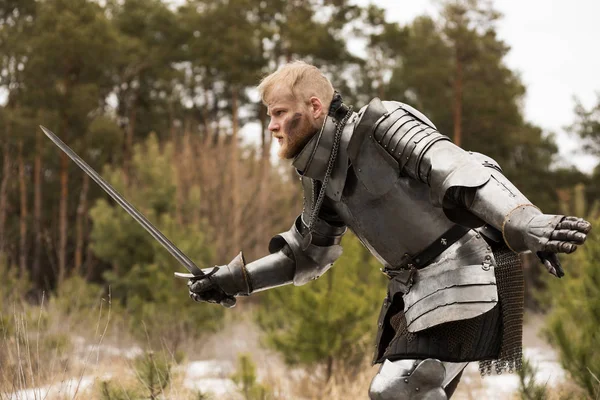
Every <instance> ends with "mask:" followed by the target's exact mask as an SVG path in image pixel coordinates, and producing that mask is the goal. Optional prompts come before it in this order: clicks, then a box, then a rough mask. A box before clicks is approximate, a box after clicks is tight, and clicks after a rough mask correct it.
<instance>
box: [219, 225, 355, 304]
mask: <svg viewBox="0 0 600 400" xmlns="http://www.w3.org/2000/svg"><path fill="white" fill-rule="evenodd" d="M307 229H308V228H307V226H306V224H304V222H303V221H302V217H301V216H299V217H298V218H297V219H296V222H295V223H294V225H293V226H292V228H291V229H290V230H289V231H287V232H283V233H280V234H278V235H276V236H275V237H273V238H272V239H271V242H270V243H269V252H270V253H271V254H269V255H268V256H265V257H262V258H259V259H258V260H256V261H253V262H251V263H249V264H246V261H245V260H244V256H243V255H242V253H240V254H238V255H237V256H236V257H235V258H234V259H233V260H232V261H231V262H230V263H229V264H228V265H224V266H222V267H220V268H219V271H218V272H217V273H216V274H215V275H214V276H213V278H212V279H215V280H216V282H217V284H218V285H219V286H220V287H221V289H222V290H223V291H224V292H225V293H226V294H228V295H230V296H248V295H250V294H251V293H256V292H260V291H262V290H266V289H270V288H274V287H278V286H283V285H288V284H290V283H294V285H296V286H300V285H304V284H305V283H307V282H309V281H311V280H314V279H317V278H318V277H319V276H321V275H323V274H324V273H325V272H326V271H327V270H328V269H329V268H331V266H332V264H333V262H334V261H335V260H337V259H338V258H339V256H340V255H341V254H342V246H340V244H339V243H340V241H341V238H342V235H343V234H344V233H345V232H346V227H345V226H333V225H329V224H328V223H326V222H325V221H323V220H321V219H317V224H316V225H315V230H314V231H313V237H312V242H311V244H310V245H309V246H308V248H307V249H306V250H302V239H303V236H302V235H301V234H300V232H303V233H304V232H305V231H306V230H307Z"/></svg>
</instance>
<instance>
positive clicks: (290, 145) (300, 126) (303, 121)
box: [278, 113, 319, 160]
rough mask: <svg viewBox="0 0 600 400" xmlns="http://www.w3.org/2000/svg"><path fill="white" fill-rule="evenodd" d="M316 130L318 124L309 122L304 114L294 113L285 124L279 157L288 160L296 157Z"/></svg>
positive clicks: (317, 129)
mask: <svg viewBox="0 0 600 400" xmlns="http://www.w3.org/2000/svg"><path fill="white" fill-rule="evenodd" d="M318 131H319V125H317V124H315V123H311V121H310V120H309V119H308V118H307V116H306V115H304V114H300V113H296V114H294V116H293V117H292V118H291V119H290V121H289V122H288V123H287V124H286V129H285V132H286V138H285V141H284V144H283V145H282V146H281V149H279V153H278V155H279V158H281V159H287V160H290V159H292V158H294V157H296V156H297V155H298V153H300V151H301V150H302V149H303V148H304V146H306V144H307V143H308V142H309V141H310V139H312V137H313V136H314V135H315V133H317V132H318Z"/></svg>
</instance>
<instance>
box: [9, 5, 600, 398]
mask: <svg viewBox="0 0 600 400" xmlns="http://www.w3.org/2000/svg"><path fill="white" fill-rule="evenodd" d="M501 19H502V15H501V14H500V13H499V12H498V11H496V10H495V8H494V4H493V2H491V1H485V0H444V1H442V2H440V3H439V7H438V13H437V14H436V15H435V16H420V17H417V18H415V19H414V20H412V21H411V22H409V23H407V24H399V23H397V22H391V21H389V20H388V19H387V18H386V12H385V10H384V9H383V8H380V7H378V6H377V5H368V6H360V5H357V4H355V2H352V1H349V0H289V1H286V0H221V1H219V0H186V1H178V2H175V1H166V0H163V1H160V0H104V1H101V0H98V1H95V0H3V1H0V154H1V156H0V273H1V275H2V276H3V279H2V280H1V281H0V400H3V399H13V398H14V399H21V398H23V399H25V398H27V399H29V398H36V399H37V398H45V395H44V393H46V394H47V393H48V391H49V390H50V389H47V390H46V389H38V392H35V390H34V392H33V393H34V395H33V396H32V397H27V396H29V395H28V394H23V393H26V391H27V390H28V389H31V390H33V389H32V388H40V387H45V388H49V387H50V386H51V385H52V384H55V383H56V382H63V383H64V382H66V381H68V379H69V377H75V379H74V382H75V384H74V387H76V390H71V389H68V390H67V389H64V390H63V392H62V393H61V394H60V395H58V396H57V397H51V396H50V397H49V398H97V399H105V400H108V399H147V398H151V399H158V398H174V399H178V398H182V399H188V398H189V399H207V398H232V399H237V398H243V399H246V400H249V399H285V398H298V399H305V398H306V399H313V398H329V399H337V398H340V399H342V398H344V399H345V398H366V388H367V387H368V381H369V377H372V376H373V374H374V373H375V371H374V370H373V369H372V368H371V367H370V364H369V361H368V360H369V359H370V357H371V354H370V353H371V351H372V342H373V340H374V337H375V331H376V318H377V313H378V310H379V307H380V303H381V300H382V299H383V297H384V296H385V287H386V282H387V280H386V278H385V277H384V276H383V274H381V273H380V271H379V268H380V265H379V264H378V262H377V261H376V260H375V259H374V258H373V257H372V256H371V255H370V253H369V252H368V251H367V250H366V249H365V248H364V247H363V246H362V245H361V244H360V242H359V241H358V240H357V239H356V238H355V237H354V236H352V235H351V234H347V235H346V237H345V238H344V241H343V242H342V245H343V246H344V255H343V256H342V258H341V259H339V260H338V261H337V262H336V267H335V268H333V269H332V270H331V271H330V272H328V273H327V274H326V275H325V276H323V277H322V278H321V279H319V280H318V281H316V282H314V283H311V284H308V285H305V286H302V287H282V288H278V289H275V290H271V291H267V292H264V293H260V294H257V295H255V296H250V297H248V298H243V299H241V301H239V302H238V306H237V307H236V309H235V310H225V309H223V308H222V307H220V306H216V305H214V304H198V303H195V302H193V301H192V300H191V299H190V298H189V296H188V291H187V287H186V283H185V281H183V280H179V279H176V278H174V276H173V273H174V272H176V271H182V270H183V268H182V266H181V265H179V264H178V263H177V261H176V260H175V259H174V258H173V257H172V256H171V255H170V254H169V253H168V252H167V251H166V250H164V249H163V248H162V247H161V246H160V244H159V243H158V242H156V241H155V240H154V239H152V237H150V236H149V235H148V234H147V232H145V231H144V230H143V228H142V227H141V226H139V225H138V224H137V222H135V221H134V220H133V219H132V218H131V217H130V216H129V215H128V214H126V213H125V212H124V211H123V210H122V209H121V208H120V207H119V206H118V205H117V204H116V203H115V202H114V201H112V200H111V199H110V198H109V197H108V196H107V195H106V194H105V193H104V192H103V191H102V189H101V188H100V187H98V186H97V185H96V184H95V183H94V182H93V181H91V180H90V178H89V177H88V175H86V174H85V173H83V172H82V171H81V170H80V169H79V168H78V167H77V166H76V165H75V164H74V163H73V162H71V160H70V159H69V158H68V157H67V156H66V155H65V154H63V153H62V152H61V151H60V150H59V149H58V148H57V147H56V146H55V145H54V144H52V142H50V141H49V140H48V139H47V138H46V137H45V136H44V134H43V132H42V131H41V129H40V128H39V125H44V126H46V127H48V128H49V129H50V130H52V131H53V132H55V133H56V134H57V135H58V136H59V137H60V138H61V139H62V140H63V141H64V142H66V143H67V144H68V145H69V146H70V147H71V148H73V149H74V150H75V151H76V152H77V153H78V154H79V155H80V156H81V157H82V158H83V159H85V160H86V162H88V163H89V164H90V165H91V166H92V167H93V168H94V169H96V170H97V171H98V172H99V173H100V174H101V175H102V176H103V177H104V178H105V179H106V180H107V181H108V182H110V183H111V184H112V185H113V186H114V187H115V188H116V189H117V190H118V191H119V192H120V193H121V194H123V195H124V196H125V197H126V198H127V199H128V200H129V201H130V202H131V203H132V204H133V205H134V206H135V207H136V208H137V209H138V210H140V211H141V212H142V213H143V214H144V215H145V216H146V217H147V218H148V219H149V220H150V221H151V222H152V223H153V224H155V225H156V226H157V227H158V228H159V229H160V230H161V231H162V232H163V233H165V235H166V236H167V237H168V238H169V239H170V240H171V241H172V242H173V243H175V244H176V245H177V246H178V247H179V248H180V249H181V250H182V251H183V252H184V253H186V254H187V255H188V256H189V257H190V258H191V259H192V260H194V262H196V263H197V264H198V265H199V266H200V267H202V268H207V267H212V266H214V265H223V264H225V263H227V262H229V260H231V259H232V258H233V257H234V256H235V255H236V254H237V253H239V251H240V250H243V251H244V255H245V257H246V259H247V260H254V259H256V258H258V257H261V256H264V255H266V254H267V245H268V242H269V240H270V238H271V237H272V236H273V235H275V234H277V233H279V232H283V231H286V230H288V229H289V227H290V226H291V224H292V223H293V221H294V219H295V217H296V216H297V215H298V214H299V213H300V212H301V210H302V193H301V185H300V183H299V181H298V179H297V175H296V173H295V171H294V170H293V168H291V167H290V166H289V163H288V162H285V161H281V160H278V159H276V158H275V157H273V154H274V153H273V152H272V148H274V147H275V146H276V144H274V143H272V137H271V133H270V132H269V131H268V130H267V125H268V116H267V113H266V111H267V110H266V108H265V106H264V105H263V104H262V103H261V101H260V99H259V96H258V92H257V90H256V86H257V85H258V83H259V82H260V79H261V78H262V77H264V76H266V75H267V74H269V73H271V72H273V71H275V70H276V69H277V68H278V67H279V66H281V65H283V64H285V63H287V62H290V61H293V60H304V61H306V62H309V63H311V64H314V65H316V66H318V67H319V68H320V69H321V70H323V71H324V73H325V74H326V75H327V76H328V77H329V78H330V79H331V81H332V82H333V84H334V86H335V88H336V89H337V90H338V91H340V92H341V93H342V95H343V97H344V101H345V102H346V103H347V104H352V105H354V108H355V109H358V108H360V107H362V106H364V105H366V104H368V102H369V101H370V99H372V98H373V97H379V98H381V99H387V100H398V101H402V102H405V103H407V104H410V105H412V106H413V107H415V108H417V109H418V110H420V111H421V112H423V113H424V114H425V115H427V116H428V117H429V118H430V119H431V120H432V121H434V123H435V124H436V125H437V127H438V129H439V131H440V132H442V133H444V134H446V135H448V136H449V137H450V138H451V139H452V140H453V141H454V143H456V144H457V145H459V146H461V147H463V148H465V149H467V150H471V151H477V152H481V153H484V154H486V155H489V156H490V157H492V158H493V159H495V160H496V161H497V162H498V163H499V164H500V165H501V166H502V168H503V171H504V174H505V175H506V176H507V177H508V178H510V179H511V181H512V182H514V183H515V185H516V186H517V187H519V188H520V189H521V191H522V192H523V193H524V194H525V195H526V196H527V197H528V198H529V199H530V200H531V201H532V202H533V203H534V204H536V205H537V206H539V207H540V208H541V209H542V210H544V212H546V213H554V214H571V215H578V216H581V217H584V218H587V219H588V220H590V221H592V223H594V222H595V225H596V227H598V226H600V225H599V223H600V201H599V199H600V164H599V166H598V167H596V169H595V170H594V171H593V172H592V173H590V174H588V173H583V172H581V171H579V170H577V169H576V168H575V167H557V163H556V161H557V158H558V146H559V143H557V142H556V139H555V136H554V135H553V133H552V132H545V131H544V130H543V129H542V128H541V127H539V126H536V125H535V124H533V123H532V122H530V121H527V120H526V118H525V116H524V114H523V106H522V103H523V99H524V96H525V94H526V90H527V88H526V87H525V85H524V84H523V82H522V81H521V78H520V75H519V74H518V72H517V71H513V70H511V69H510V68H509V67H508V66H507V65H506V60H505V57H506V55H507V54H508V53H509V51H510V47H509V46H508V44H507V43H504V42H503V41H502V40H501V39H500V38H499V37H498V32H497V24H498V21H500V20H501ZM357 47H360V48H361V50H360V51H357V50H356V48H357ZM597 90H599V91H600V86H599V87H598V88H597ZM573 109H574V111H575V113H574V115H575V119H574V120H573V121H572V123H571V125H570V126H569V127H567V129H568V131H569V133H570V134H571V136H572V137H573V138H577V139H578V140H579V143H581V150H582V151H584V152H587V153H588V154H592V155H596V156H600V95H599V97H598V101H597V104H596V105H595V106H593V107H590V108H586V107H584V106H583V105H582V104H580V103H579V102H577V101H574V102H573ZM561 165H564V164H561ZM567 165H568V163H567ZM597 230H598V228H596V231H597ZM599 259H600V237H599V236H598V235H597V233H595V232H594V231H593V234H592V235H591V236H590V238H589V239H588V242H587V243H586V245H585V246H583V248H582V249H580V250H579V251H578V252H577V253H575V254H574V255H573V256H572V257H568V259H567V257H564V258H563V264H564V266H565V271H566V272H567V276H566V277H565V278H563V279H562V280H552V279H550V278H548V277H547V276H546V275H547V274H546V273H545V271H544V268H543V267H542V266H541V265H539V263H538V262H537V261H536V260H535V259H534V258H533V257H532V256H530V255H524V256H522V261H523V265H524V268H525V277H526V307H527V313H528V314H529V313H531V314H535V315H541V316H542V317H541V318H542V319H543V328H542V331H543V336H544V337H545V339H546V340H547V341H548V343H549V344H550V345H551V346H552V348H553V349H554V351H556V352H557V354H558V358H559V361H560V365H561V366H562V368H564V370H565V371H566V372H565V373H566V374H567V377H568V379H566V381H567V382H568V384H565V387H564V388H561V389H560V390H550V389H549V388H547V387H545V386H544V385H543V384H542V385H536V384H534V383H535V382H534V379H533V378H532V377H531V376H530V377H527V376H523V377H520V378H522V379H521V381H520V382H521V383H520V385H519V392H520V396H522V398H527V399H533V398H567V397H568V396H571V397H569V398H597V396H598V395H600V380H599V379H598V377H600V353H599V352H598V351H597V350H595V349H598V348H600V337H599V336H598V335H597V333H596V331H597V326H598V324H599V323H600V272H599V271H600V268H598V261H597V260H599ZM526 318H527V317H526ZM236 329H237V330H238V331H239V330H241V332H237V331H236ZM235 332H237V335H238V336H241V337H245V336H247V337H252V338H253V339H252V341H250V342H249V343H251V344H250V345H245V346H241V345H239V344H235V343H234V342H235V341H233V340H232V339H231V338H230V337H229V336H228V335H229V334H231V335H233V334H234V333H235ZM244 332H245V333H247V335H244ZM238 336H236V338H238V339H239V337H238ZM230 340H231V342H232V343H233V344H232V343H228V342H229V341H230ZM236 340H237V339H236ZM248 340H250V339H248ZM240 346H241V347H240ZM258 347H260V349H261V350H260V351H258V350H257V348H258ZM128 349H129V350H131V349H134V350H136V349H137V350H136V352H137V353H136V352H135V351H134V353H135V354H133V355H127V354H129V353H127V350H128ZM238 349H242V350H243V351H237V350H238ZM234 350H235V351H234ZM203 359H213V360H227V361H228V362H230V363H231V364H232V365H233V366H232V367H231V368H232V371H234V372H232V373H231V374H229V373H227V374H225V375H227V376H226V379H224V381H226V382H227V383H226V384H225V383H224V384H223V385H224V386H225V387H226V388H229V389H228V391H227V394H226V395H225V394H222V395H218V393H217V397H210V396H211V389H210V388H209V387H208V386H207V387H199V386H201V385H200V384H198V385H196V386H194V387H189V385H188V386H186V384H185V382H184V381H185V378H184V377H183V375H185V374H182V373H181V371H182V368H183V366H185V365H190V363H192V362H194V361H198V360H203ZM265 364H269V365H273V367H272V368H270V369H268V368H267V369H265V368H266V366H265ZM213 369H214V368H213ZM265 371H266V372H265ZM281 371H286V372H285V374H283V373H282V372H281ZM271 372H273V374H275V376H272V374H271ZM527 372H529V373H530V374H531V373H532V372H531V368H530V370H528V369H527V368H526V369H525V371H524V372H522V373H527ZM277 373H279V374H281V375H277ZM90 376H92V378H90V379H91V380H92V383H89V384H87V383H86V382H87V380H86V379H88V377H90ZM291 376H294V377H295V378H294V379H292V378H291ZM84 378H85V379H84ZM284 381H285V382H287V383H283V382H284ZM227 385H231V387H229V386H227ZM307 387H310V388H311V389H310V390H309V389H307ZM44 390H46V392H44ZM69 390H71V391H69ZM213 392H214V390H213ZM556 392H560V393H563V394H564V396H562V395H560V396H562V397H556V396H557V395H556ZM35 393H37V394H35ZM552 393H554V394H552ZM567 395H568V396H567ZM60 396H62V397H60ZM212 396H215V394H214V393H213V394H212ZM227 396H230V397H227ZM236 396H237V397H236ZM548 396H549V397H548ZM552 396H554V397H552ZM573 396H575V397H573Z"/></svg>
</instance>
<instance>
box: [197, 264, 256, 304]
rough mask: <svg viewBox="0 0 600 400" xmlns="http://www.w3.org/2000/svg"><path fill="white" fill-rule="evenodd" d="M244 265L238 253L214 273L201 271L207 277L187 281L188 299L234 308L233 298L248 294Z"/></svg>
mask: <svg viewBox="0 0 600 400" xmlns="http://www.w3.org/2000/svg"><path fill="white" fill-rule="evenodd" d="M245 264H246V263H245V261H244V257H243V256H242V253H240V254H238V255H237V256H236V257H235V258H234V259H233V260H232V261H231V262H230V263H229V264H227V265H224V266H221V267H217V270H216V272H214V270H213V269H205V270H202V272H204V273H205V274H206V275H207V276H204V277H201V278H200V277H198V278H196V277H193V278H190V280H189V281H188V288H189V293H190V297H191V298H192V299H194V300H195V301H205V302H208V303H217V304H221V305H222V306H224V307H227V308H231V307H233V306H235V303H236V299H235V296H237V295H248V294H250V289H249V286H248V284H247V281H246V274H245Z"/></svg>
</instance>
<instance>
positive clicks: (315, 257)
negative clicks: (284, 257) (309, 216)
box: [269, 216, 346, 286]
mask: <svg viewBox="0 0 600 400" xmlns="http://www.w3.org/2000/svg"><path fill="white" fill-rule="evenodd" d="M319 222H320V223H319V224H317V229H315V230H314V231H313V232H312V236H313V237H312V241H311V243H310V245H309V246H308V247H307V248H306V249H303V248H302V247H303V246H302V240H303V238H304V237H303V234H305V233H306V231H307V230H308V228H307V226H306V224H305V223H304V221H303V220H302V216H298V218H296V221H295V222H294V225H293V226H292V228H291V229H290V230H289V231H287V232H283V233H280V234H278V235H276V236H274V237H273V238H272V239H271V242H270V243H269V252H271V253H275V252H278V251H280V250H281V249H283V248H284V247H285V246H286V245H287V246H288V247H289V248H290V250H291V251H292V254H293V257H294V261H295V266H296V270H295V273H294V280H293V282H294V285H296V286H301V285H304V284H306V283H308V282H310V281H311V280H315V279H317V278H319V277H320V276H321V275H323V274H324V273H325V272H327V270H329V268H331V267H332V265H333V262H334V261H335V260H337V259H338V258H339V257H340V255H341V254H342V246H341V245H340V244H339V243H340V241H341V238H342V236H343V235H344V233H345V232H346V227H345V226H334V225H329V224H327V223H326V222H324V221H322V220H320V221H319Z"/></svg>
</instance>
